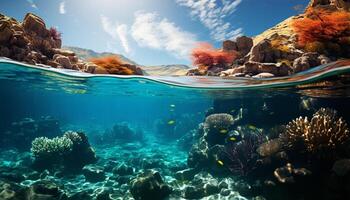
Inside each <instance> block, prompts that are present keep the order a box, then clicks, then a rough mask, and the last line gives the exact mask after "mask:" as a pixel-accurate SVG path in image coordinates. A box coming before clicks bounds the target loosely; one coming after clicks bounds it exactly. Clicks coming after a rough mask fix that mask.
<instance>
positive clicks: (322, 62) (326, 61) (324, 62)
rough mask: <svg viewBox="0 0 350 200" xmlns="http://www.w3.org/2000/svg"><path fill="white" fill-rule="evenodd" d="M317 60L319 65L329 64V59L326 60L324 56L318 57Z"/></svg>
mask: <svg viewBox="0 0 350 200" xmlns="http://www.w3.org/2000/svg"><path fill="white" fill-rule="evenodd" d="M317 59H318V60H319V61H320V64H321V65H325V64H328V63H330V62H331V59H330V58H328V57H327V56H325V55H320V56H318V58H317Z"/></svg>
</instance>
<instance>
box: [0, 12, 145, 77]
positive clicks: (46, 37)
mask: <svg viewBox="0 0 350 200" xmlns="http://www.w3.org/2000/svg"><path fill="white" fill-rule="evenodd" d="M61 45H62V39H61V33H60V32H58V30H57V29H56V28H53V27H52V28H50V29H47V27H46V24H45V22H44V20H43V19H41V18H40V17H38V16H36V15H34V14H33V13H28V14H27V15H26V16H25V17H24V19H23V22H22V23H20V22H18V21H16V20H15V19H14V18H10V17H7V16H5V15H2V14H0V56H1V57H8V58H11V59H14V60H17V61H21V62H25V63H29V64H45V65H49V66H51V67H54V68H66V69H73V70H79V71H83V72H88V73H98V74H122V75H131V74H138V75H142V70H141V69H140V68H139V67H137V66H136V65H132V64H118V65H114V66H113V67H111V66H110V65H108V67H107V65H106V64H104V65H101V66H100V65H96V64H94V63H92V62H86V61H83V60H81V59H79V58H78V57H77V56H76V54H75V53H74V52H72V51H69V50H63V49H61ZM114 59H116V60H117V59H118V58H114ZM107 61H108V59H107Z"/></svg>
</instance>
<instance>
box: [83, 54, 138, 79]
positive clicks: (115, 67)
mask: <svg viewBox="0 0 350 200" xmlns="http://www.w3.org/2000/svg"><path fill="white" fill-rule="evenodd" d="M90 61H91V62H92V63H94V64H96V65H98V66H100V67H102V68H104V69H105V70H106V71H107V72H108V73H109V74H120V75H132V74H136V72H135V71H133V70H132V69H130V68H129V67H130V65H128V64H125V63H123V62H122V61H121V59H120V58H119V57H117V56H107V57H101V58H93V59H91V60H90Z"/></svg>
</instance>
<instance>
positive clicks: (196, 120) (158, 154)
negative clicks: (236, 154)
mask: <svg viewBox="0 0 350 200" xmlns="http://www.w3.org/2000/svg"><path fill="white" fill-rule="evenodd" d="M348 72H350V65H349V61H346V60H344V61H339V62H337V63H331V64H329V65H324V66H319V67H317V68H313V69H311V70H309V71H306V72H303V73H299V74H296V75H293V76H290V77H284V78H272V79H248V78H235V79H228V78H225V79H222V78H220V77H170V76H169V77H141V76H140V77H139V76H128V77H123V76H112V75H91V74H84V73H80V72H75V71H69V70H61V69H52V68H47V67H39V66H29V65H24V64H21V63H17V62H13V61H9V60H1V61H0V94H1V98H0V141H1V143H0V149H1V151H2V153H1V156H0V159H1V165H0V171H1V172H2V173H3V174H7V173H10V174H11V176H10V177H12V179H10V178H8V177H9V176H8V175H6V176H2V175H1V176H0V178H1V181H4V182H7V181H8V182H10V183H11V184H17V185H19V186H20V187H23V188H26V187H29V188H30V187H33V184H35V183H37V182H38V181H42V180H49V181H52V182H54V183H55V184H57V185H60V184H64V185H65V187H64V188H63V187H59V188H60V192H61V193H62V194H65V195H66V196H67V198H71V199H90V198H91V199H96V198H98V197H99V195H100V196H101V195H102V194H107V196H109V198H110V199H132V197H133V194H132V192H131V188H132V180H134V179H135V177H137V176H138V175H139V174H140V173H142V172H144V170H146V169H155V170H157V171H158V172H160V175H161V176H162V178H163V180H164V182H165V183H166V184H168V185H169V186H170V187H171V188H172V190H173V192H172V193H171V194H170V196H168V197H167V198H170V199H181V198H182V199H193V198H194V197H196V198H194V199H201V198H204V199H205V198H211V199H218V198H223V199H225V198H226V199H233V198H234V197H235V198H238V197H240V198H247V199H251V198H255V197H264V198H266V199H278V198H281V197H286V196H288V195H287V193H286V192H285V191H283V190H280V191H279V192H276V195H277V194H279V195H280V196H278V195H277V197H276V196H269V195H267V194H266V192H260V193H259V192H256V191H251V190H249V189H248V190H247V188H251V187H246V188H244V186H241V185H244V184H246V185H248V184H252V185H254V184H253V183H254V181H255V182H256V181H257V180H254V181H251V179H252V177H253V179H254V177H256V178H257V177H258V176H252V177H249V176H248V177H247V176H242V175H237V174H234V173H233V174H231V173H229V174H227V173H222V174H221V173H219V175H218V174H217V173H216V172H215V170H212V169H205V170H204V169H200V170H199V171H196V173H197V175H198V176H197V175H196V176H197V177H196V178H197V179H198V180H201V181H202V182H203V180H204V182H205V181H207V182H214V183H213V184H214V185H215V182H217V183H216V184H217V185H219V184H218V183H219V182H222V181H226V182H227V184H228V186H227V187H226V189H227V190H229V191H226V193H225V188H219V186H216V187H218V188H219V189H217V191H215V190H214V192H211V193H208V192H207V193H205V192H204V193H203V194H202V195H200V194H198V196H194V197H193V198H192V197H191V195H190V194H188V193H189V192H188V190H189V189H186V188H187V187H201V186H199V185H196V183H195V182H196V181H195V179H196V178H195V179H194V180H192V179H191V180H185V181H184V180H181V181H179V180H178V178H176V176H175V174H176V172H177V171H180V170H184V169H188V168H190V167H191V168H192V166H189V163H188V161H187V160H188V154H189V152H190V149H191V146H192V145H193V144H195V143H196V142H197V141H198V137H199V136H198V137H196V136H193V135H196V134H198V130H200V128H198V127H199V124H200V123H202V122H204V121H205V119H206V117H207V116H209V115H210V114H214V113H227V114H230V115H232V116H233V117H235V118H237V119H238V122H236V123H235V125H234V126H233V128H232V127H231V128H232V130H231V128H230V129H229V130H226V129H225V130H220V131H221V133H222V134H225V133H226V132H229V133H231V131H234V130H233V129H235V130H238V131H242V132H244V130H245V129H244V127H248V129H249V128H250V129H252V130H254V131H257V132H261V133H262V134H264V135H265V136H264V137H270V139H272V138H273V136H271V132H272V131H271V130H272V128H274V127H277V126H278V125H285V124H287V123H288V122H289V121H291V120H293V119H294V118H296V117H299V116H309V117H310V116H312V114H313V113H315V112H316V111H317V110H318V109H320V108H321V107H327V108H331V109H335V110H337V111H338V115H339V116H342V117H343V118H344V119H345V120H346V121H348V122H349V121H350V113H349V111H348V108H350V105H349V104H350V103H349V102H350V101H349V94H350V92H349V87H348V85H347V84H348V83H349V82H348V75H347V74H348ZM301 84H304V85H305V86H300V85H301ZM126 127H128V128H126ZM242 127H243V128H242ZM68 130H71V131H79V132H84V133H85V135H87V137H88V138H89V143H90V145H91V146H92V147H93V148H94V149H95V150H94V151H95V152H96V155H97V157H98V161H96V162H94V166H95V167H96V166H97V167H102V168H104V169H103V171H104V173H105V178H102V179H101V180H99V181H97V182H94V181H88V178H87V177H86V175H85V174H84V173H83V172H80V171H79V170H78V172H76V173H73V175H72V174H69V175H67V176H66V175H65V174H64V173H65V171H60V170H57V169H51V168H50V169H47V170H46V171H45V170H44V169H36V168H35V167H33V166H32V161H33V159H35V158H34V157H33V154H32V153H31V152H30V148H31V143H32V141H33V140H34V139H35V138H37V137H40V136H44V137H48V138H53V137H56V136H57V137H59V136H62V135H63V133H64V132H65V131H68ZM113 130H115V131H114V132H113ZM118 131H119V132H118ZM120 132H122V134H121V135H119V136H115V135H113V134H110V133H117V135H118V134H119V133H120ZM123 134H124V135H123ZM125 134H126V135H125ZM269 134H270V135H269ZM276 134H278V133H276ZM275 137H276V136H275ZM235 140H236V138H235ZM237 140H238V139H237ZM220 161H221V160H220ZM72 162H74V160H73V161H72ZM222 162H224V163H223V166H225V165H226V163H225V161H224V160H222ZM295 162H296V163H298V161H295ZM121 164H125V165H126V166H128V167H131V168H132V169H133V172H132V173H130V174H128V175H127V176H123V175H121V174H118V173H117V175H116V173H114V171H115V170H112V169H113V168H115V167H118V166H119V165H121ZM218 165H219V167H220V165H221V164H220V162H219V163H218ZM296 165H298V164H296ZM276 167H280V166H276ZM58 171H59V172H60V173H58ZM316 171H317V170H316ZM62 173H63V174H62ZM208 173H209V174H208ZM266 173H269V172H267V171H266ZM14 174H15V175H16V176H17V175H18V174H19V175H18V176H19V177H20V178H18V177H17V179H13V176H15V175H14ZM35 174H36V175H35ZM316 174H317V173H316ZM271 176H273V171H272V172H271ZM6 177H7V178H6ZM198 180H197V182H198ZM272 181H274V182H278V181H276V180H272ZM226 182H225V183H226ZM242 182H244V183H242ZM240 184H241V185H240ZM276 184H278V183H276ZM57 187H58V186H57ZM220 187H221V186H220ZM242 187H243V189H242ZM223 191H224V192H223ZM303 192H305V191H302V192H301V193H300V194H303ZM227 193H228V194H227ZM306 193H307V192H305V195H307V194H306ZM79 195H85V196H79ZM0 196H1V195H0ZM2 197H3V196H2ZM197 197H198V198H197ZM101 198H102V197H101ZM286 198H287V197H286ZM290 198H291V199H293V198H292V197H290ZM19 199H20V198H19ZM57 199H59V198H57Z"/></svg>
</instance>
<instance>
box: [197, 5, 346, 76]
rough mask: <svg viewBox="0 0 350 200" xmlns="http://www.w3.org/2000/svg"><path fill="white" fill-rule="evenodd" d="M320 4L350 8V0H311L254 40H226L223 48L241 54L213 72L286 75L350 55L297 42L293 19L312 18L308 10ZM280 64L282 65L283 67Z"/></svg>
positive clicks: (229, 74)
mask: <svg viewBox="0 0 350 200" xmlns="http://www.w3.org/2000/svg"><path fill="white" fill-rule="evenodd" d="M318 8H321V9H327V10H329V11H334V12H337V11H339V10H341V11H348V12H350V1H348V0H311V2H310V3H309V5H308V7H307V8H306V11H305V13H303V14H300V15H297V16H292V17H290V18H288V19H286V20H284V21H282V22H281V23H279V24H277V25H276V26H274V27H272V28H270V29H268V30H266V31H264V32H263V33H261V34H259V35H257V36H255V37H254V38H252V40H250V39H249V38H247V37H244V36H243V37H239V38H237V40H236V41H231V40H226V41H224V42H223V45H222V49H223V50H224V51H236V52H238V54H239V57H238V59H236V60H235V61H234V62H233V63H232V64H231V65H230V66H228V67H226V69H225V68H223V69H222V70H221V71H219V72H218V73H217V72H216V73H213V74H214V75H219V76H222V77H252V76H254V77H266V76H257V75H258V74H261V73H269V74H271V75H273V76H286V75H290V74H293V73H298V72H301V71H304V70H308V69H310V68H312V67H316V66H318V65H321V64H327V63H330V62H331V61H335V60H337V59H338V58H339V57H348V55H347V54H344V55H337V54H336V55H333V54H331V53H329V51H332V49H330V50H329V51H328V52H327V51H320V50H319V49H317V47H314V48H307V47H305V46H302V45H300V43H298V34H297V33H296V32H295V28H294V25H293V24H294V22H295V21H296V20H303V19H304V18H309V16H308V14H307V11H310V9H318ZM330 42H332V41H330ZM240 45H241V46H240ZM344 48H345V47H344ZM316 51H317V52H318V53H316ZM322 54H325V55H322ZM327 56H328V57H327ZM280 66H283V67H282V68H280ZM273 68H276V69H273ZM191 74H192V75H208V73H202V71H201V70H199V69H198V70H192V71H191ZM265 75H266V74H265ZM271 75H269V76H267V77H270V76H271Z"/></svg>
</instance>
